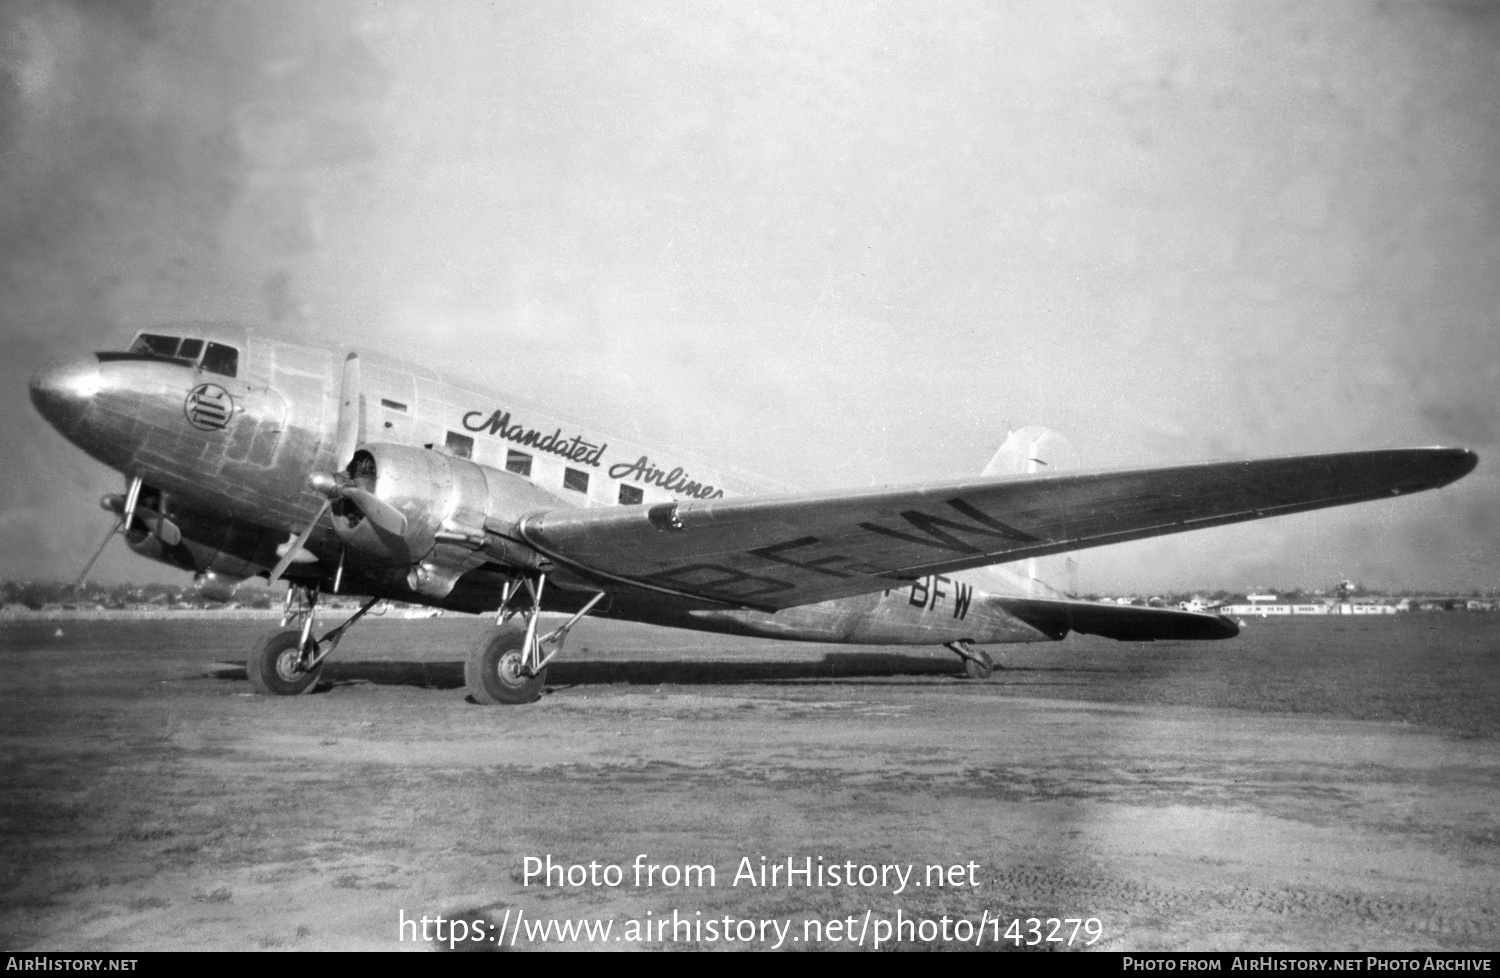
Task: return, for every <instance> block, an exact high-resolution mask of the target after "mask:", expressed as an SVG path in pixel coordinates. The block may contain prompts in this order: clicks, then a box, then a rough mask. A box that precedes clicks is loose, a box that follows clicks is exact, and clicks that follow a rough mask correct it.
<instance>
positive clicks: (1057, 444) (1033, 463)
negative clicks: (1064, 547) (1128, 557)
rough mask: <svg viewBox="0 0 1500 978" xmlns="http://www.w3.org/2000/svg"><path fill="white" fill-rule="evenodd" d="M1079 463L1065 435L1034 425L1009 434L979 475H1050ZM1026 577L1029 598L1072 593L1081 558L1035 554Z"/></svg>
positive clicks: (1027, 563) (1030, 561)
mask: <svg viewBox="0 0 1500 978" xmlns="http://www.w3.org/2000/svg"><path fill="white" fill-rule="evenodd" d="M1077 462H1078V460H1077V452H1076V450H1075V449H1074V448H1073V443H1072V442H1070V441H1068V439H1067V437H1066V436H1064V435H1062V434H1059V433H1058V432H1056V431H1053V430H1052V429H1051V428H1043V427H1041V426H1039V425H1032V426H1029V427H1026V428H1021V429H1019V430H1017V431H1012V432H1010V434H1008V435H1006V437H1005V442H1004V444H1002V445H1001V446H1000V450H999V451H998V452H996V453H995V457H994V458H992V459H990V464H988V465H986V466H985V467H984V471H983V472H982V473H980V474H981V475H986V476H997V475H1002V476H1003V475H1050V474H1052V473H1054V472H1065V471H1067V470H1068V469H1071V468H1076V467H1077ZM1014 569H1015V570H1017V571H1019V570H1021V568H1020V567H1016V568H1014ZM1024 576H1025V581H1026V593H1027V595H1028V596H1029V597H1034V598H1045V597H1062V596H1064V595H1071V594H1073V593H1076V592H1077V590H1078V561H1077V560H1075V559H1074V558H1072V557H1071V556H1064V555H1058V556H1056V557H1033V558H1031V559H1030V560H1027V561H1026V566H1025V574H1024Z"/></svg>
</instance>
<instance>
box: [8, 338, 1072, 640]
mask: <svg viewBox="0 0 1500 978" xmlns="http://www.w3.org/2000/svg"><path fill="white" fill-rule="evenodd" d="M163 329H164V331H165V332H166V334H167V335H166V336H165V337H162V336H156V337H155V339H157V340H162V339H165V340H171V341H176V342H178V344H179V345H178V346H176V347H175V348H174V347H170V346H168V347H167V349H168V350H169V351H171V355H163V354H161V353H160V352H159V350H158V351H152V350H144V351H137V352H131V353H118V352H103V353H97V354H93V355H89V356H84V357H78V358H75V359H71V360H68V361H66V362H62V363H58V364H54V365H52V366H49V367H47V368H45V369H43V370H42V371H40V372H39V373H38V374H37V375H36V376H35V377H34V378H33V379H32V382H31V397H32V401H33V403H34V404H35V405H36V408H37V410H38V411H39V412H40V413H41V414H42V416H43V417H44V418H46V419H47V421H48V422H49V423H51V424H52V426H53V427H55V428H56V429H57V430H58V431H59V432H61V433H62V434H63V435H64V436H65V437H66V438H67V439H68V440H70V441H71V442H73V443H74V444H75V445H77V446H78V447H79V448H81V449H82V450H84V451H85V452H87V453H88V454H89V455H91V456H93V457H94V458H96V459H98V460H99V461H100V462H102V463H104V464H105V465H107V466H109V467H110V468H112V469H115V470H116V471H118V472H120V473H122V474H123V475H124V476H125V477H126V479H127V480H128V479H134V478H140V479H141V480H142V481H143V483H144V486H145V489H144V490H143V493H142V496H143V499H144V503H143V505H144V506H145V507H146V511H148V512H151V513H156V514H159V515H160V516H161V517H163V518H165V519H167V520H170V522H171V523H172V524H173V525H174V526H176V527H177V528H178V529H180V531H181V534H180V539H178V540H176V542H171V543H169V542H168V541H167V540H166V539H163V537H162V535H161V534H160V533H154V532H152V529H151V526H150V525H149V524H147V523H144V522H142V521H133V522H132V525H130V526H128V527H126V539H127V542H128V543H129V544H130V546H131V547H132V549H134V550H135V551H136V552H137V553H140V554H142V555H143V556H147V557H149V558H151V559H155V560H159V561H162V562H164V563H167V564H170V565H172V566H176V567H180V568H182V569H184V570H187V571H190V572H193V573H195V574H197V575H200V580H215V579H222V580H226V581H231V582H232V581H236V580H240V579H244V578H247V577H251V576H255V575H262V576H264V575H266V574H268V572H269V571H270V569H271V568H272V567H274V566H275V565H276V564H277V562H278V561H279V560H280V559H281V556H282V555H283V554H285V552H286V549H287V547H288V545H289V543H290V542H291V541H292V540H293V538H294V537H295V536H296V535H297V534H298V532H299V531H300V530H302V529H303V528H304V527H306V526H307V524H308V523H309V521H311V520H314V519H315V518H317V517H318V514H319V513H320V511H321V509H322V507H323V505H324V498H323V497H322V496H320V495H319V494H318V493H317V492H315V491H313V490H312V489H311V488H309V485H308V476H309V473H311V472H321V471H333V470H337V469H339V468H340V467H341V466H342V465H343V463H344V462H345V461H346V460H344V459H339V458H336V457H335V456H336V454H337V439H336V428H337V426H338V418H339V413H340V404H339V400H340V369H341V364H342V363H343V360H344V357H345V353H344V351H340V350H335V349H332V348H327V347H318V346H310V345H302V344H293V343H287V342H282V341H279V340H274V339H270V338H268V337H265V336H262V335H257V334H255V333H253V332H249V331H246V330H243V329H239V328H235V327H226V326H223V325H209V324H181V325H178V326H176V327H173V328H171V329H170V330H166V328H163ZM141 345H142V341H141V340H138V341H137V347H140V346H141ZM132 349H136V348H135V347H133V348H132ZM205 351H208V352H205ZM360 361H361V365H362V375H361V383H360V405H359V421H360V425H359V427H360V430H359V442H360V443H361V444H370V443H380V444H387V445H399V446H405V447H407V448H409V449H419V450H421V451H430V452H433V453H438V454H442V455H448V456H452V457H456V458H462V459H467V460H469V461H471V462H473V463H476V464H477V465H480V466H484V467H486V469H487V470H493V471H495V472H499V473H509V475H510V476H515V477H518V478H520V479H524V480H526V481H527V482H528V483H529V487H527V492H528V493H529V496H528V497H527V502H526V504H525V511H518V512H516V513H514V514H509V515H510V518H511V519H512V520H519V518H520V517H522V516H524V515H526V512H529V511H535V510H538V509H547V508H550V509H560V508H564V507H601V506H620V505H642V504H644V505H650V504H653V503H660V502H670V501H672V500H674V499H682V500H686V499H712V498H716V497H718V496H735V495H745V494H749V493H766V492H775V491H778V490H780V489H781V488H782V487H780V486H776V485H773V484H771V483H768V482H764V481H762V480H759V479H756V478H754V477H747V476H744V475H740V474H735V473H728V472H721V471H716V470H715V469H713V468H711V467H710V466H708V465H705V464H703V463H701V462H699V461H697V460H688V459H684V458H681V457H678V454H677V453H674V452H671V451H663V450H658V449H656V448H654V447H651V446H647V445H641V444H635V443H632V442H630V441H628V440H626V439H622V438H618V437H616V436H614V435H612V434H608V433H605V432H602V431H599V430H596V429H593V428H591V427H587V426H584V425H580V424H577V423H575V422H572V421H568V420H564V419H562V418H560V417H557V416H555V415H553V414H552V413H551V412H549V411H548V410H547V409H545V408H542V407H538V406H536V405H533V404H530V403H527V402H524V401H522V400H520V399H517V398H514V397H511V396H509V395H507V394H504V393H501V392H499V391H495V390H487V389H481V388H480V387H478V386H476V385H473V384H463V383H460V382H457V381H455V380H453V379H451V378H448V377H445V376H443V375H442V374H440V373H438V372H435V371H432V370H429V369H426V368H424V367H421V366H418V365H416V364H413V363H409V362H406V361H402V360H398V359H395V358H388V357H383V356H379V355H376V354H371V353H367V352H364V351H361V353H360ZM105 505H106V507H107V508H113V509H115V511H116V512H117V513H118V512H120V506H119V502H118V497H106V501H105ZM303 551H304V552H301V553H298V554H297V555H296V556H297V557H298V558H299V559H298V562H295V563H292V564H291V565H290V567H289V569H288V571H287V572H286V576H287V578H288V579H289V580H291V581H293V582H296V583H301V584H305V585H308V586H312V587H322V588H324V589H327V588H329V587H330V586H331V582H332V581H333V579H334V577H335V572H336V569H337V568H338V567H339V566H340V563H341V561H342V559H343V552H342V548H341V544H340V541H339V539H338V538H337V537H336V535H335V534H334V532H333V529H332V527H331V524H329V522H328V517H326V516H325V517H323V518H322V520H321V521H320V523H319V525H318V526H316V527H315V528H314V530H313V532H312V534H311V536H309V537H308V539H307V542H306V544H305V546H304V548H303ZM421 557H422V555H420V554H418V555H413V560H419V559H421ZM514 577H515V574H514V569H508V568H506V567H504V566H502V565H499V564H494V563H486V564H484V565H483V566H477V567H473V568H471V569H468V570H467V571H465V572H464V574H463V576H462V577H461V578H460V579H459V580H458V582H457V584H456V585H455V586H454V587H453V588H452V590H451V591H449V592H448V593H447V594H445V595H443V596H441V597H434V596H433V595H432V594H430V593H427V594H424V593H421V592H419V591H417V590H413V588H412V586H411V585H410V584H409V582H408V578H407V576H406V571H405V569H404V568H401V567H389V568H382V567H371V566H361V567H354V566H351V567H349V568H347V569H346V570H345V572H344V573H343V574H342V586H341V588H340V589H341V590H342V591H344V592H347V593H356V594H365V595H370V596H380V597H386V598H391V599H394V600H400V601H409V602H418V603H423V604H429V605H433V606H437V607H442V608H447V609H452V610H457V611H465V612H486V611H492V610H494V609H495V608H496V607H497V606H498V605H499V604H500V602H501V598H502V594H503V593H504V589H505V587H506V585H507V583H508V582H509V581H511V580H513V579H514ZM552 580H553V581H554V582H555V583H556V584H557V585H559V586H558V587H556V588H555V589H553V590H550V591H549V592H548V600H547V606H548V607H550V608H554V609H556V610H573V609H575V608H577V607H578V606H580V605H581V604H582V603H583V600H584V599H585V598H586V597H587V596H588V595H589V594H591V593H592V591H593V590H594V589H595V587H596V585H594V584H590V583H587V582H583V581H579V582H576V585H577V586H576V587H574V588H572V589H570V588H569V586H568V585H569V581H568V575H567V573H566V569H565V568H558V569H557V572H556V573H555V574H554V575H553V578H552ZM609 591H610V594H609V601H608V603H607V604H606V605H604V606H602V607H600V608H596V609H595V612H594V613H595V614H604V615H607V616H609V617H616V618H623V619H628V620H633V621H641V622H648V623H654V624H661V625H670V626H675V627H681V628H693V629H700V630H705V631H715V632H726V633H732V634H741V635H754V636H763V637H772V638H783V639H795V640H806V641H821V642H854V643H868V644H912V645H941V644H946V643H951V642H976V643H981V644H983V643H999V642H1028V641H1039V640H1048V639H1053V638H1057V637H1059V634H1058V633H1049V632H1045V631H1043V630H1040V629H1039V628H1037V627H1034V626H1033V625H1031V624H1028V623H1026V622H1024V621H1022V620H1020V619H1019V618H1017V617H1015V616H1014V615H1012V614H1010V613H1008V612H1007V611H1006V610H1005V609H1004V608H1002V607H1000V605H999V604H998V603H997V602H996V600H994V599H995V598H996V597H997V596H1000V595H1006V596H1010V597H1017V596H1021V597H1026V596H1035V597H1043V596H1047V595H1053V594H1056V592H1053V591H1052V590H1051V589H1050V588H1046V586H1045V585H1042V584H1041V583H1040V582H1037V581H1035V580H1033V579H1032V578H1031V577H1030V576H1028V575H1026V574H1024V573H1021V572H1018V571H1012V570H1010V569H1008V568H1006V567H991V568H982V569H980V570H974V571H962V572H956V573H953V574H949V575H932V576H928V577H924V578H921V579H918V580H914V581H910V582H893V586H892V588H891V589H890V590H887V591H884V592H874V593H869V594H862V595H856V596H853V597H847V598H839V599H836V600H830V601H823V602H819V603H816V604H808V605H802V606H798V607H793V608H787V609H784V610H781V611H775V612H770V611H761V610H753V609H744V608H732V607H725V606H724V605H723V604H721V603H713V602H707V601H702V602H700V601H695V600H693V599H690V598H684V597H682V596H678V595H666V594H660V593H654V592H652V591H649V590H645V589H641V588H634V587H631V586H629V585H621V586H618V587H611V588H610V589H609Z"/></svg>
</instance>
